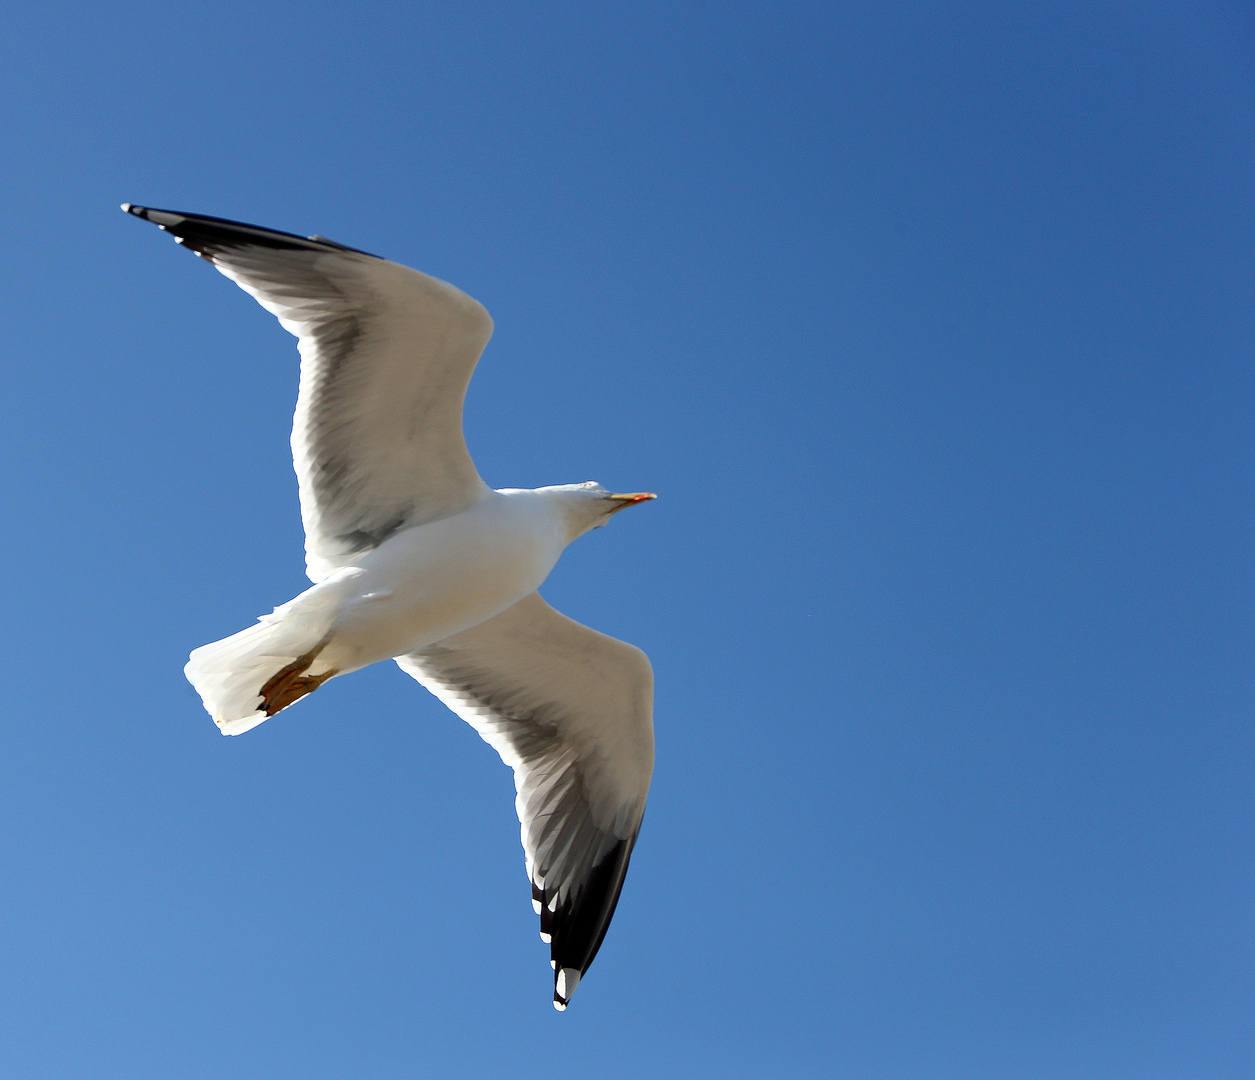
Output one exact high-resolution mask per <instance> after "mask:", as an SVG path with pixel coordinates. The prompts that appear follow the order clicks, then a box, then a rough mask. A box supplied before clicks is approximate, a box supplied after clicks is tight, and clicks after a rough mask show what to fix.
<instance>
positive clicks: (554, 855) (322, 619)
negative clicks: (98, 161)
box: [122, 203, 654, 1010]
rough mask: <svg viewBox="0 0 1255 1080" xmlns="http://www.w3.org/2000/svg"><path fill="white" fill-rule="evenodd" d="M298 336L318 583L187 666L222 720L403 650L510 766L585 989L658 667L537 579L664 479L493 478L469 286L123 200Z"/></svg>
mask: <svg viewBox="0 0 1255 1080" xmlns="http://www.w3.org/2000/svg"><path fill="white" fill-rule="evenodd" d="M122 209H123V210H125V211H127V212H128V213H131V214H134V215H136V216H137V217H141V218H144V219H146V220H148V221H151V222H153V224H155V225H157V226H159V227H160V228H162V229H164V230H165V231H166V232H168V233H171V234H172V235H173V236H174V238H175V239H176V240H177V241H178V242H179V243H180V244H182V245H183V246H184V247H186V248H189V249H191V250H192V251H194V252H195V253H196V254H197V255H199V256H200V257H201V258H203V259H207V260H208V261H209V262H211V263H212V264H213V265H214V266H215V267H217V269H218V270H220V271H221V272H222V273H223V274H225V275H226V276H227V277H229V278H230V279H231V280H232V281H234V282H235V283H236V284H237V285H239V286H240V288H242V289H243V290H244V291H245V292H247V293H249V294H250V295H251V296H252V297H253V298H254V299H255V300H256V301H257V302H258V303H259V304H261V306H262V307H264V308H265V309H266V310H267V311H269V312H271V313H272V314H273V315H276V316H277V317H278V319H279V323H280V325H282V326H283V328H284V329H285V330H287V331H289V332H290V333H292V334H295V335H296V337H297V339H298V343H299V348H300V354H301V380H300V391H299V394H298V396H297V402H296V416H295V419H294V422H293V427H292V455H293V458H294V459H295V465H296V474H297V478H298V480H299V488H300V500H301V517H302V520H303V521H304V524H305V552H306V566H307V569H308V573H309V577H310V580H312V581H313V582H314V585H313V587H312V588H310V589H307V590H306V591H305V592H303V593H301V594H300V595H299V596H297V597H296V598H294V599H292V600H289V601H288V602H287V603H286V604H283V605H281V606H280V607H278V608H276V609H275V610H274V612H273V613H272V614H270V615H263V616H261V618H260V619H259V620H258V622H257V624H256V625H254V626H250V627H248V629H246V630H241V631H240V632H239V633H238V634H233V635H232V636H231V637H229V638H224V639H223V640H222V641H216V642H214V643H213V644H211V645H204V646H202V647H201V648H199V649H196V650H195V651H194V652H193V653H192V655H191V660H190V661H189V663H188V665H187V668H186V669H185V670H186V673H187V677H188V679H189V680H190V681H191V683H192V685H193V686H195V687H196V690H197V691H198V692H199V694H200V696H201V699H202V700H203V701H204V703H205V708H206V709H207V710H208V711H209V714H210V715H211V716H212V717H213V719H214V722H215V723H216V724H217V725H218V727H219V728H221V729H222V732H223V734H225V735H239V734H240V733H242V732H245V731H248V730H249V729H250V728H254V727H256V726H257V725H258V724H260V723H261V722H262V721H263V720H265V719H267V718H268V717H271V716H274V715H275V713H277V712H279V711H280V710H281V709H286V708H287V707H288V706H289V705H291V704H292V703H293V702H295V701H298V700H299V699H300V698H302V697H304V696H305V695H307V694H309V693H311V692H313V691H314V690H317V689H318V687H319V686H321V685H322V684H323V683H325V682H326V681H327V680H328V679H331V678H335V677H337V676H339V675H347V674H348V673H349V672H352V671H357V670H358V669H359V668H363V667H366V666H367V665H368V664H373V663H376V662H377V661H380V660H386V659H388V658H393V659H395V660H396V662H397V663H398V664H399V665H400V666H401V669H402V670H403V671H405V672H407V673H408V674H410V675H412V676H413V677H414V678H415V679H417V680H418V681H419V682H420V683H422V685H423V686H425V687H426V688H427V689H428V690H430V691H431V692H432V693H433V694H435V695H436V697H438V698H439V699H440V700H441V701H443V702H444V703H445V704H446V705H447V706H448V707H449V708H450V709H452V710H453V712H455V713H456V714H457V715H458V716H460V717H461V718H462V719H463V720H465V721H466V722H467V723H469V724H470V725H471V726H472V727H473V728H474V729H475V730H476V731H478V732H479V734H480V736H482V738H483V739H484V741H485V742H487V743H488V744H489V745H490V746H492V747H493V748H494V749H495V750H496V751H497V753H499V754H500V755H501V758H502V760H503V761H505V763H506V764H507V765H509V766H510V767H511V768H512V769H513V770H514V783H515V788H516V789H517V791H518V798H517V799H516V801H515V806H516V808H517V810H518V815H519V821H520V822H521V823H522V836H523V850H524V852H525V854H526V859H527V873H528V877H529V878H530V879H531V883H532V904H533V906H534V907H535V909H536V911H537V913H538V914H539V915H540V936H541V938H542V940H544V941H546V942H548V943H549V946H550V954H551V962H552V965H553V969H554V994H553V1003H554V1007H555V1008H557V1009H559V1010H562V1009H565V1008H566V1006H567V1002H568V1001H570V999H571V995H572V993H574V991H575V987H576V985H577V984H578V983H579V981H580V979H581V977H582V976H583V974H584V972H585V971H586V970H587V969H588V966H589V964H591V963H592V962H593V957H594V956H596V955H597V950H598V948H599V947H600V946H601V942H602V939H603V938H604V937H605V934H606V928H607V926H608V925H609V923H610V918H611V916H612V915H613V914H614V909H615V904H616V903H617V902H618V899H619V892H620V890H621V889H622V888H623V877H624V875H625V874H626V872H627V867H628V859H629V857H630V856H631V854H632V846H633V844H634V843H635V842H636V835H637V833H638V832H639V830H640V826H641V816H642V814H643V813H644V810H645V797H646V795H647V793H648V791H649V779H650V775H651V773H652V771H653V762H654V735H653V720H652V708H653V674H652V672H651V669H650V666H649V660H648V659H647V658H646V656H645V654H644V653H643V652H641V651H640V649H637V648H636V647H635V646H632V645H628V644H626V643H625V642H622V641H617V640H616V639H614V638H612V637H607V636H606V635H605V634H599V633H598V632H597V631H596V630H590V629H589V628H588V627H586V626H581V625H580V624H579V623H577V622H574V621H572V620H571V619H568V618H567V617H566V616H565V615H562V614H559V613H558V612H557V611H555V610H554V609H553V608H551V607H550V606H549V605H548V604H547V603H545V601H544V600H542V599H541V597H540V594H539V593H538V592H537V591H536V589H537V588H538V587H539V586H540V584H541V582H543V581H544V580H545V578H546V576H547V575H548V574H549V571H550V570H551V569H553V566H554V564H555V563H556V562H557V561H558V556H559V555H561V554H562V551H563V549H564V548H565V547H566V546H567V544H569V543H570V542H571V541H572V540H574V539H575V538H576V537H577V536H580V535H581V534H583V533H585V532H587V531H588V530H589V529H595V528H599V527H600V526H602V525H605V524H606V522H607V521H609V520H610V517H611V515H613V514H616V513H618V512H619V511H620V510H622V509H624V508H625V507H628V506H633V505H635V504H637V503H641V502H646V501H647V500H649V499H652V498H654V495H653V494H652V493H650V492H644V491H641V492H633V493H630V494H626V495H616V494H614V493H613V492H610V491H607V490H606V489H605V488H604V487H602V486H601V485H600V484H598V483H595V482H593V481H591V480H590V481H588V482H587V483H583V484H563V485H558V486H556V487H543V488H535V489H522V488H502V489H499V490H496V491H494V490H492V489H491V488H489V487H488V485H487V484H485V483H484V481H483V480H481V479H480V477H479V474H478V473H477V472H476V471H475V465H474V463H473V462H472V461H471V457H470V454H469V453H468V451H467V449H466V442H465V440H464V438H463V435H462V400H463V398H464V397H465V395H466V387H467V383H468V382H469V381H470V377H471V372H472V370H473V369H474V367H475V363H476V361H477V360H478V359H479V355H480V353H481V352H483V350H484V346H485V345H486V344H487V342H488V338H489V337H490V336H491V334H492V320H491V319H490V318H489V317H488V312H487V311H485V310H484V308H483V307H482V306H481V305H480V304H479V303H478V302H477V301H475V300H473V299H472V298H471V297H469V296H467V295H466V293H464V292H461V291H460V290H459V289H456V288H454V287H453V286H452V285H448V284H446V283H445V282H443V281H438V280H437V279H436V278H433V277H428V276H427V275H426V274H420V273H419V272H418V271H417V270H411V269H409V268H408V267H405V266H401V265H399V264H398V263H394V262H389V261H387V260H386V259H382V258H380V257H378V256H376V255H370V254H367V253H366V252H363V251H358V250H357V249H355V248H350V247H345V246H344V245H343V244H337V243H336V242H335V241H333V240H328V239H326V238H325V237H322V236H310V237H304V236H296V235H293V234H291V233H284V232H276V231H275V230H273V229H264V228H260V227H258V226H256V225H244V224H241V223H240V222H236V221H226V220H223V219H221V218H212V217H203V216H201V215H198V214H184V213H178V212H175V211H170V210H153V209H150V208H148V207H143V206H132V205H131V204H130V203H124V204H123V206H122Z"/></svg>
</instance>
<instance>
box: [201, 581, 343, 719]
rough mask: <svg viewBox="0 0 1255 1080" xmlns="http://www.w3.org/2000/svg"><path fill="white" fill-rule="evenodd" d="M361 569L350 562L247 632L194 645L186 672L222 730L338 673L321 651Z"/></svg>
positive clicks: (269, 712)
mask: <svg viewBox="0 0 1255 1080" xmlns="http://www.w3.org/2000/svg"><path fill="white" fill-rule="evenodd" d="M360 573H361V571H360V570H357V568H356V567H347V568H345V570H342V571H340V572H339V573H338V574H335V575H333V576H332V577H330V578H328V579H327V580H325V581H322V582H320V583H319V584H317V585H315V586H314V587H313V588H312V589H307V590H306V591H305V592H303V593H301V594H300V595H299V596H297V597H296V598H295V599H292V600H289V601H288V602H287V603H286V604H281V605H280V606H279V607H277V608H275V610H274V611H273V612H271V613H270V614H269V615H262V616H261V617H260V618H259V619H258V620H257V622H256V624H255V625H253V626H250V627H248V628H247V629H246V630H241V631H240V632H239V633H238V634H232V635H231V636H230V637H228V638H223V639H222V640H221V641H215V642H213V643H211V644H209V645H202V646H201V647H200V648H199V649H195V650H193V652H192V655H191V659H189V660H188V663H187V666H186V667H185V668H184V669H183V673H184V674H185V675H186V676H187V679H188V682H190V683H191V684H192V685H193V686H194V687H195V688H196V692H197V693H198V694H200V697H201V700H202V701H203V702H204V703H205V709H206V711H208V713H209V715H210V716H212V717H213V720H214V723H215V724H217V725H218V727H219V728H221V729H222V733H223V734H224V735H242V734H243V733H244V732H246V731H249V730H251V729H252V728H255V727H256V726H257V725H258V724H260V723H261V722H262V721H263V720H266V719H268V718H269V717H271V716H274V714H275V713H277V712H278V711H279V710H280V709H286V708H287V707H288V706H289V705H291V704H292V703H293V702H294V701H298V700H299V699H300V698H302V697H304V696H305V695H306V694H309V693H311V692H312V691H314V690H317V689H318V687H319V686H321V685H322V684H323V683H324V682H326V681H327V680H328V679H330V678H331V677H332V676H334V675H337V674H339V672H338V671H336V670H335V669H333V668H330V667H328V665H327V664H326V662H325V661H324V662H320V660H319V655H320V654H321V653H322V651H323V649H324V648H325V647H326V645H327V643H328V641H329V640H330V639H331V626H332V623H333V622H334V621H335V616H336V613H337V612H338V611H339V608H340V602H341V600H342V598H343V596H344V593H345V592H346V589H345V588H344V586H345V585H347V583H348V579H350V578H352V577H356V576H358V575H359V574H360Z"/></svg>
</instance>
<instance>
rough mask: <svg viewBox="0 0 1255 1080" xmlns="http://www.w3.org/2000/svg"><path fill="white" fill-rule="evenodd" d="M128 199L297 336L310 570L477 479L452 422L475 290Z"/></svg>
mask: <svg viewBox="0 0 1255 1080" xmlns="http://www.w3.org/2000/svg"><path fill="white" fill-rule="evenodd" d="M124 209H126V210H128V211H129V212H130V213H132V214H135V215H137V216H138V217H142V218H145V219H147V220H148V221H152V222H154V223H155V224H157V225H159V226H160V227H161V228H163V229H165V230H166V231H167V232H169V233H172V234H173V235H174V236H175V237H176V238H177V239H178V240H179V242H180V243H181V244H183V246H184V247H187V248H189V249H191V250H192V251H195V252H196V253H197V254H198V255H200V256H202V257H203V258H205V259H207V260H208V261H209V262H211V263H213V265H214V266H216V267H217V268H218V269H219V270H220V271H221V272H222V273H223V274H225V275H226V276H227V277H229V278H230V279H231V280H232V281H234V282H235V283H236V284H237V285H239V286H240V288H242V289H243V290H244V291H245V292H247V293H249V294H250V295H252V296H253V297H254V298H255V299H256V300H257V302H258V303H259V304H261V306H262V307H264V308H265V309H266V310H267V311H269V312H271V313H272V314H273V315H276V316H277V317H278V319H279V322H280V323H281V324H282V326H283V327H284V329H286V330H288V331H289V332H291V333H293V334H295V335H296V337H297V338H298V340H299V346H300V353H301V386H300V394H299V397H298V399H297V405H296V416H295V418H294V421H293V425H292V453H293V458H294V461H295V465H296V473H297V478H298V480H299V484H300V494H301V516H302V518H303V519H304V522H305V536H306V545H305V546H306V552H307V557H308V565H309V572H310V577H311V578H313V579H314V580H315V581H319V580H321V579H322V578H324V577H326V576H327V575H328V574H330V573H331V572H333V571H334V570H336V569H338V568H339V567H342V566H347V565H350V564H351V563H352V562H353V561H354V560H355V558H357V557H358V556H360V555H361V554H362V553H363V552H365V551H369V550H371V549H372V548H375V547H377V546H378V545H379V544H381V543H382V542H383V541H384V540H386V539H387V538H388V537H389V536H390V535H392V533H394V532H396V531H397V530H398V529H400V528H402V527H408V526H411V525H419V524H422V523H423V522H424V521H430V520H433V519H435V518H439V517H444V516H445V515H447V514H451V513H456V512H457V511H459V510H463V509H465V508H466V507H468V506H470V505H471V504H472V503H474V502H475V501H476V500H477V499H479V498H481V497H482V496H483V495H484V494H485V493H486V492H487V490H488V488H487V486H486V485H485V484H484V482H483V481H482V480H481V479H480V478H479V474H478V473H477V472H476V470H475V465H474V462H472V461H471V457H470V454H469V453H468V452H467V449H466V441H465V439H464V438H463V435H462V400H463V398H464V397H465V395H466V387H467V383H468V382H469V381H470V378H471V372H472V371H473V370H474V368H475V364H476V362H477V361H478V359H479V355H480V353H481V352H483V349H484V346H485V345H486V344H487V342H488V338H489V337H490V336H491V334H492V320H491V319H490V318H489V317H488V312H486V311H485V310H484V309H483V307H482V306H481V305H480V304H479V303H478V302H477V301H475V300H473V299H472V298H471V297H469V296H467V295H466V294H465V293H463V292H461V291H460V290H458V289H455V288H454V287H453V286H452V285H448V284H446V283H445V282H443V281H439V280H437V279H436V278H433V277H428V276H427V275H426V274H420V273H419V272H418V271H417V270H411V269H409V268H408V267H405V266H401V265H399V264H398V263H394V262H389V261H388V260H386V259H381V258H378V257H377V256H374V255H368V254H366V253H365V252H361V251H355V250H353V249H352V248H346V247H344V246H343V245H341V244H337V243H335V242H334V241H331V240H326V239H324V238H322V237H302V236H295V235H292V234H289V233H282V232H277V231H275V230H273V229H264V228H261V227H260V226H255V225H245V224H242V223H240V222H235V221H226V220H223V219H220V218H210V217H203V216H201V215H197V214H184V213H180V212H176V211H170V210H153V209H150V208H147V207H142V206H131V205H129V204H128V205H127V206H125V207H124Z"/></svg>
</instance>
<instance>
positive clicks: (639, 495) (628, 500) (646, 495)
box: [610, 491, 658, 514]
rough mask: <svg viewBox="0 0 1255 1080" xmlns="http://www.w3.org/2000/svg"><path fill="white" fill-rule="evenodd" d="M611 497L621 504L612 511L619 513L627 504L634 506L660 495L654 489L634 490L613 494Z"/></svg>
mask: <svg viewBox="0 0 1255 1080" xmlns="http://www.w3.org/2000/svg"><path fill="white" fill-rule="evenodd" d="M610 498H611V499H613V500H614V501H615V502H617V503H618V504H619V505H618V506H616V507H614V508H613V509H612V510H611V511H610V512H611V513H612V514H617V513H618V512H619V511H620V510H622V509H623V508H624V507H625V506H633V505H635V504H636V503H643V502H649V500H650V499H656V498H658V496H657V495H655V494H654V493H653V492H652V491H633V492H630V493H629V494H627V495H611V496H610Z"/></svg>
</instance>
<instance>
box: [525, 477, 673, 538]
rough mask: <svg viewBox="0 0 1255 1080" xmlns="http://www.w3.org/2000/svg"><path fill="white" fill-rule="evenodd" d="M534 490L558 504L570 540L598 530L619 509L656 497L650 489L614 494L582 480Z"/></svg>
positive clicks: (597, 484) (593, 481) (595, 482)
mask: <svg viewBox="0 0 1255 1080" xmlns="http://www.w3.org/2000/svg"><path fill="white" fill-rule="evenodd" d="M538 490H539V491H543V492H544V493H545V494H546V495H549V496H550V497H551V498H553V499H555V500H556V501H557V502H558V504H559V505H560V506H561V507H562V510H563V513H564V514H565V515H566V519H567V523H568V526H569V527H570V530H571V539H572V540H573V539H575V537H577V536H580V535H582V534H583V533H586V532H588V530H589V529H600V528H601V527H602V526H603V525H605V524H606V522H607V521H609V520H610V519H611V518H612V517H613V516H614V515H615V514H617V513H618V512H619V511H620V510H623V509H625V508H627V507H629V506H636V505H637V504H638V503H643V502H649V501H650V500H651V499H656V498H658V496H657V495H655V494H654V493H653V492H651V491H632V492H629V493H628V494H626V495H618V494H616V493H615V492H613V491H607V490H606V489H605V488H604V487H602V486H601V485H600V484H599V483H597V481H596V480H586V481H585V482H584V483H582V484H559V485H556V486H554V487H545V488H539V489H538Z"/></svg>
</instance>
